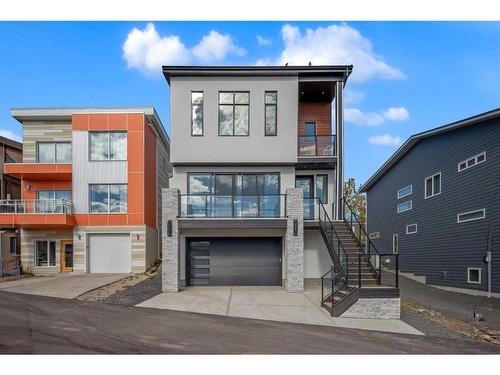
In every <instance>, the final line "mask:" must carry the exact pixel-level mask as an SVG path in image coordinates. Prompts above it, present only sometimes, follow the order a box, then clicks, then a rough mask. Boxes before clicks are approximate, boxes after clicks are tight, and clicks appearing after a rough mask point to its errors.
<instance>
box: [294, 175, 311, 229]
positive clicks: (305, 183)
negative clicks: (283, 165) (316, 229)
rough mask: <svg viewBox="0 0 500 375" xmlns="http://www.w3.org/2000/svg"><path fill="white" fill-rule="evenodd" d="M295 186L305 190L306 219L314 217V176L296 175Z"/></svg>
mask: <svg viewBox="0 0 500 375" xmlns="http://www.w3.org/2000/svg"><path fill="white" fill-rule="evenodd" d="M295 187H296V188H302V190H303V191H304V219H314V179H313V177H312V176H297V177H295Z"/></svg>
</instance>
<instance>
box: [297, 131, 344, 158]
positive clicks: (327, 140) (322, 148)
mask: <svg viewBox="0 0 500 375" xmlns="http://www.w3.org/2000/svg"><path fill="white" fill-rule="evenodd" d="M335 152H336V151H335V135H304V136H299V140H298V153H299V156H335Z"/></svg>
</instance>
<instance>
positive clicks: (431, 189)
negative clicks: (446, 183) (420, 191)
mask: <svg viewBox="0 0 500 375" xmlns="http://www.w3.org/2000/svg"><path fill="white" fill-rule="evenodd" d="M439 194H441V172H439V173H436V174H435V175H433V176H430V177H427V178H426V179H425V198H430V197H433V196H435V195H439Z"/></svg>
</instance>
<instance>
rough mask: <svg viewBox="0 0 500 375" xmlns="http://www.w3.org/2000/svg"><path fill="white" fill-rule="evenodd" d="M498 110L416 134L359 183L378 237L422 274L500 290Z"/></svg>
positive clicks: (439, 281) (438, 281)
mask: <svg viewBox="0 0 500 375" xmlns="http://www.w3.org/2000/svg"><path fill="white" fill-rule="evenodd" d="M499 143H500V110H499V109H496V110H493V111H490V112H486V113H482V114H478V115H476V116H473V117H471V118H467V119H464V120H460V121H456V122H454V123H451V124H447V125H444V126H441V127H438V128H435V129H431V130H428V131H424V132H422V133H419V134H415V135H413V136H411V137H410V138H409V139H408V140H407V141H406V142H405V143H404V144H403V145H402V146H401V147H400V148H399V150H397V151H396V153H394V155H392V156H391V158H390V159H389V160H387V161H386V162H385V163H384V164H383V165H382V166H381V167H380V169H379V170H378V171H377V172H376V173H375V174H374V175H373V176H372V177H370V179H369V180H368V181H367V182H366V183H365V184H364V185H363V186H362V188H361V191H362V192H366V194H367V216H368V218H367V221H368V231H369V235H370V237H371V240H372V241H373V243H374V244H375V245H376V246H377V247H379V248H381V249H387V250H389V251H392V249H393V248H394V249H395V250H396V251H399V253H400V269H401V270H402V271H404V272H408V273H412V274H415V276H417V278H419V279H421V280H422V281H424V282H427V283H429V284H435V285H441V286H445V287H452V288H466V289H468V290H469V292H470V291H471V290H474V291H476V292H477V291H479V293H481V292H483V293H484V292H490V293H491V292H493V293H495V292H496V293H500V178H499V171H500V146H499Z"/></svg>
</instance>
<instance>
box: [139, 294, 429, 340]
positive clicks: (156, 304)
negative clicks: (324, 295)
mask: <svg viewBox="0 0 500 375" xmlns="http://www.w3.org/2000/svg"><path fill="white" fill-rule="evenodd" d="M320 299H321V290H320V289H319V288H311V289H307V290H306V291H305V292H304V293H287V292H286V291H285V290H284V289H283V288H280V287H244V286H241V287H190V288H187V289H185V290H183V291H182V292H180V293H162V294H159V295H157V296H155V297H153V298H151V299H149V300H147V301H144V302H142V303H140V304H139V305H137V306H139V307H149V308H157V309H168V310H179V311H189V312H195V313H206V314H216V315H224V316H232V317H241V318H253V319H263V320H272V321H281V322H290V323H304V324H315V325H324V326H330V327H342V328H357V329H365V330H372V331H381V332H395V333H406V334H413V335H421V334H422V333H421V332H420V331H418V330H416V329H415V328H413V327H411V326H410V325H408V324H406V323H404V322H402V321H401V320H397V319H354V318H332V317H331V316H330V315H329V313H328V312H327V311H326V310H325V309H323V308H321V307H320Z"/></svg>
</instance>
